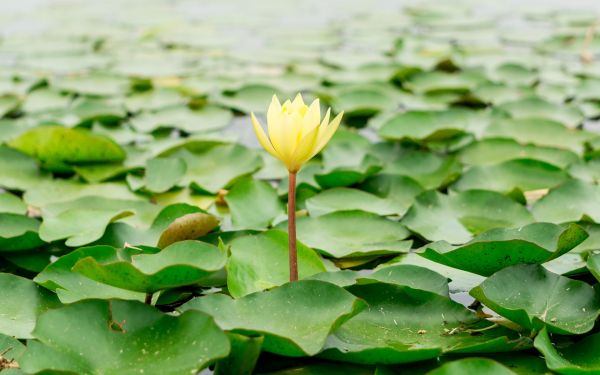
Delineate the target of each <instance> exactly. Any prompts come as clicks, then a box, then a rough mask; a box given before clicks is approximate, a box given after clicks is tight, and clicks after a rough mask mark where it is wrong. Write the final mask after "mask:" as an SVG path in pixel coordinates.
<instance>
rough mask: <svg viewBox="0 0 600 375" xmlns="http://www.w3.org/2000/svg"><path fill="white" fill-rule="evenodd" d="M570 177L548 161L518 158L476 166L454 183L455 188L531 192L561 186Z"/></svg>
mask: <svg viewBox="0 0 600 375" xmlns="http://www.w3.org/2000/svg"><path fill="white" fill-rule="evenodd" d="M567 178H568V175H567V173H566V172H565V171H563V170H562V169H560V168H559V167H556V166H554V165H552V164H548V163H546V162H542V161H538V160H533V159H516V160H509V161H505V162H502V163H500V164H496V165H492V166H474V167H471V168H470V169H468V170H467V171H466V172H465V173H464V174H463V175H462V176H461V178H460V179H459V180H458V181H457V182H456V183H455V184H454V185H452V188H453V189H456V190H460V191H462V190H472V189H482V190H492V191H497V192H500V193H509V192H511V191H513V190H515V189H518V190H520V191H530V190H539V189H547V188H551V187H554V186H556V185H559V184H560V183H562V182H564V181H565V180H566V179H567Z"/></svg>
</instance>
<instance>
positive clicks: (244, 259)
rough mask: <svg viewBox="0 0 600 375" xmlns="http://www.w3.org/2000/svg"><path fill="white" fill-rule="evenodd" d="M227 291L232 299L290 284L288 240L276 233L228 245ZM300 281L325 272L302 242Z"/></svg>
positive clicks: (273, 231) (285, 234)
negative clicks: (229, 246) (229, 253)
mask: <svg viewBox="0 0 600 375" xmlns="http://www.w3.org/2000/svg"><path fill="white" fill-rule="evenodd" d="M230 251H231V255H230V257H229V260H228V261H227V287H228V289H229V293H231V295H232V296H233V297H235V298H239V297H242V296H245V295H246V294H250V293H253V292H256V291H259V290H265V289H269V288H273V287H275V286H277V285H282V284H284V283H286V282H287V281H289V278H290V273H289V266H288V264H289V263H288V236H287V233H285V232H282V231H279V230H269V231H266V232H263V233H260V234H256V235H249V236H242V237H240V238H236V239H235V240H233V241H232V242H231V250H230ZM297 251H298V277H299V278H300V279H302V278H306V277H309V276H312V275H314V274H317V273H319V272H324V271H325V265H324V264H323V260H322V259H321V257H320V256H319V255H318V254H317V253H316V252H315V251H314V250H312V249H311V248H309V247H306V246H305V245H303V244H302V242H298V244H297Z"/></svg>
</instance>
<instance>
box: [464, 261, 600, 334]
mask: <svg viewBox="0 0 600 375" xmlns="http://www.w3.org/2000/svg"><path fill="white" fill-rule="evenodd" d="M471 295H472V296H473V297H475V298H477V299H478V300H479V301H481V303H483V304H484V305H486V306H487V307H489V308H490V309H492V310H494V311H495V312H497V313H498V314H500V315H502V316H504V317H505V318H507V319H510V320H512V321H513V322H515V323H517V324H519V325H521V326H523V327H524V328H527V329H530V330H541V329H542V328H544V327H546V328H547V329H548V331H549V332H553V333H559V334H566V335H576V334H582V333H586V332H588V331H589V330H591V329H592V328H593V327H594V322H595V321H596V318H597V317H598V315H600V296H599V295H598V293H597V292H596V291H595V290H594V288H592V287H591V286H590V285H588V284H586V283H584V282H583V281H577V280H571V279H569V278H566V277H564V276H559V275H556V274H554V273H552V272H550V271H548V270H546V269H545V268H544V267H542V266H540V265H525V264H520V265H516V266H512V267H509V268H505V269H503V270H501V271H498V272H497V273H495V274H494V275H492V276H491V277H489V278H488V279H486V280H485V281H484V282H483V283H481V284H480V285H479V286H477V287H476V288H474V289H473V290H471Z"/></svg>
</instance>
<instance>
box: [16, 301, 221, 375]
mask: <svg viewBox="0 0 600 375" xmlns="http://www.w3.org/2000/svg"><path fill="white" fill-rule="evenodd" d="M34 336H35V338H36V339H37V340H33V341H30V342H29V345H28V348H27V352H26V353H25V354H24V356H23V357H22V358H21V362H20V364H21V368H22V369H23V370H24V371H26V372H27V373H36V372H42V371H61V372H76V373H99V372H118V373H127V372H129V373H132V372H136V373H159V372H160V373H163V374H180V373H183V372H186V373H189V372H196V371H198V370H200V369H202V368H204V367H206V366H208V365H209V364H210V363H211V362H213V361H214V360H216V359H219V358H223V357H225V356H226V355H227V354H228V353H229V350H230V346H229V340H228V339H227V337H226V336H225V334H224V333H223V332H222V331H221V330H220V329H219V328H218V327H217V326H216V325H215V323H214V321H213V319H211V318H210V317H209V316H207V315H206V314H203V313H201V312H198V311H188V312H185V313H183V314H182V315H180V316H177V317H175V316H170V315H167V314H163V313H161V312H159V311H158V310H156V309H154V308H153V307H150V306H146V305H144V304H142V303H139V302H133V301H118V300H114V301H103V300H88V301H82V302H78V303H75V304H71V305H67V306H65V307H63V308H60V309H56V310H52V311H48V312H47V313H45V314H44V315H42V316H41V317H40V319H39V320H38V324H37V325H36V328H35V331H34ZM90 342H93V343H94V345H89V343H90Z"/></svg>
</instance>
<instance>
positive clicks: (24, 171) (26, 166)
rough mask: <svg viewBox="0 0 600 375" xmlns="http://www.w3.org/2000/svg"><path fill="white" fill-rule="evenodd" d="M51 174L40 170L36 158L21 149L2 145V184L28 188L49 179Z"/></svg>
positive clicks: (2, 185)
mask: <svg viewBox="0 0 600 375" xmlns="http://www.w3.org/2000/svg"><path fill="white" fill-rule="evenodd" d="M49 178H50V175H49V174H46V172H42V171H40V170H39V167H38V165H37V163H36V161H35V159H33V158H31V157H29V156H27V155H25V154H22V153H21V152H19V151H16V150H13V149H10V148H7V147H4V146H0V186H1V187H3V188H6V189H13V190H27V189H29V188H30V187H34V186H36V185H38V184H40V183H41V182H43V181H45V180H48V179H49Z"/></svg>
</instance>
